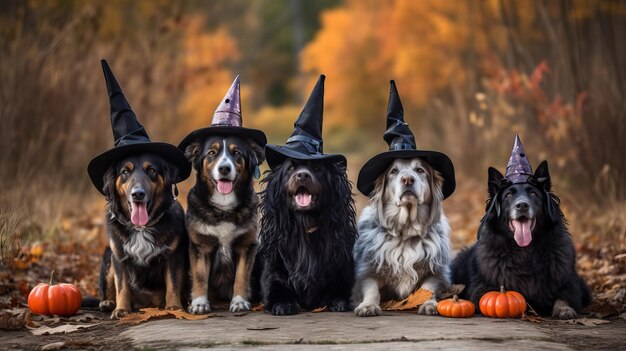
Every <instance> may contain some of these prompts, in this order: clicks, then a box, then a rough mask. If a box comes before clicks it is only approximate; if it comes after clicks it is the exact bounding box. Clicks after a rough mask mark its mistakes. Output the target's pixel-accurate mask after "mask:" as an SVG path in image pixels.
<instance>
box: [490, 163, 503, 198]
mask: <svg viewBox="0 0 626 351" xmlns="http://www.w3.org/2000/svg"><path fill="white" fill-rule="evenodd" d="M503 178H504V176H503V175H502V173H500V171H498V170H497V169H495V168H493V167H489V169H488V170H487V190H488V191H489V196H491V197H494V196H495V195H496V193H497V192H498V189H500V184H501V182H502V179H503Z"/></svg>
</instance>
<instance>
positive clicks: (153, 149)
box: [87, 142, 191, 194]
mask: <svg viewBox="0 0 626 351" xmlns="http://www.w3.org/2000/svg"><path fill="white" fill-rule="evenodd" d="M143 153H152V154H156V155H157V156H160V157H163V158H164V159H165V160H166V161H167V162H168V163H170V165H172V166H173V167H176V168H178V177H177V178H176V179H173V182H174V183H179V182H182V181H183V180H185V179H187V178H188V177H189V175H190V174H191V163H190V162H189V160H187V159H186V158H185V154H183V152H181V151H180V150H179V149H178V148H177V147H176V146H174V145H172V144H168V143H160V142H147V143H135V144H126V145H120V146H118V147H115V148H113V149H110V150H107V151H105V152H103V153H101V154H100V155H98V156H96V157H94V158H93V159H92V160H91V161H90V162H89V165H88V166H87V172H88V173H89V178H91V182H92V183H93V185H94V186H95V187H96V189H98V191H99V192H101V193H102V194H104V193H103V187H104V178H103V177H104V174H105V173H106V171H107V170H108V169H109V167H110V166H111V165H112V164H114V163H115V162H118V161H119V160H121V159H123V158H124V157H129V156H133V155H137V154H143Z"/></svg>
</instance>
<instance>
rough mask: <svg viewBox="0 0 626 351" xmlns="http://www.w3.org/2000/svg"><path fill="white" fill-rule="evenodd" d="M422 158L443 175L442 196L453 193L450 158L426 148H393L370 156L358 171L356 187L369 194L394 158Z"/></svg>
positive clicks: (453, 181)
mask: <svg viewBox="0 0 626 351" xmlns="http://www.w3.org/2000/svg"><path fill="white" fill-rule="evenodd" d="M417 157H419V158H420V159H422V160H424V161H425V162H426V163H428V164H429V165H430V166H431V167H432V168H434V169H435V170H437V171H439V173H441V176H442V177H443V179H444V181H443V189H442V193H443V197H444V199H445V198H447V197H449V196H450V195H452V193H454V189H455V188H456V180H455V177H454V165H453V164H452V161H451V160H450V158H449V157H448V156H447V155H446V154H444V153H441V152H438V151H427V150H394V151H387V152H383V153H380V154H378V155H376V156H374V157H372V158H371V159H370V160H369V161H367V162H366V163H365V165H364V166H363V167H362V168H361V170H360V171H359V178H358V180H357V188H358V189H359V191H360V192H361V193H362V194H363V195H365V196H368V197H369V196H371V195H372V193H373V191H374V187H375V183H376V179H378V177H379V176H380V175H381V174H383V173H384V172H385V171H386V170H387V168H389V166H390V165H391V163H392V162H393V160H395V159H411V158H417Z"/></svg>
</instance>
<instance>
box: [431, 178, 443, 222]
mask: <svg viewBox="0 0 626 351" xmlns="http://www.w3.org/2000/svg"><path fill="white" fill-rule="evenodd" d="M430 172H431V174H432V176H431V177H429V179H428V180H429V185H430V194H431V197H432V202H431V204H430V218H429V219H428V225H433V224H435V223H437V222H438V221H439V219H440V218H441V208H442V207H443V177H442V176H441V173H439V172H438V171H436V170H435V169H433V168H432V167H430Z"/></svg>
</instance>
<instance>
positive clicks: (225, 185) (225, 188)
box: [217, 180, 233, 195]
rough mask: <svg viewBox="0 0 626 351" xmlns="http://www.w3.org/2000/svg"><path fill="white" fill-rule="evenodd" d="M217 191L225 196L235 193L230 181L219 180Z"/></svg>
mask: <svg viewBox="0 0 626 351" xmlns="http://www.w3.org/2000/svg"><path fill="white" fill-rule="evenodd" d="M217 191H219V192H220V194H224V195H226V194H230V192H231V191H233V182H231V181H230V180H218V181H217Z"/></svg>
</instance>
